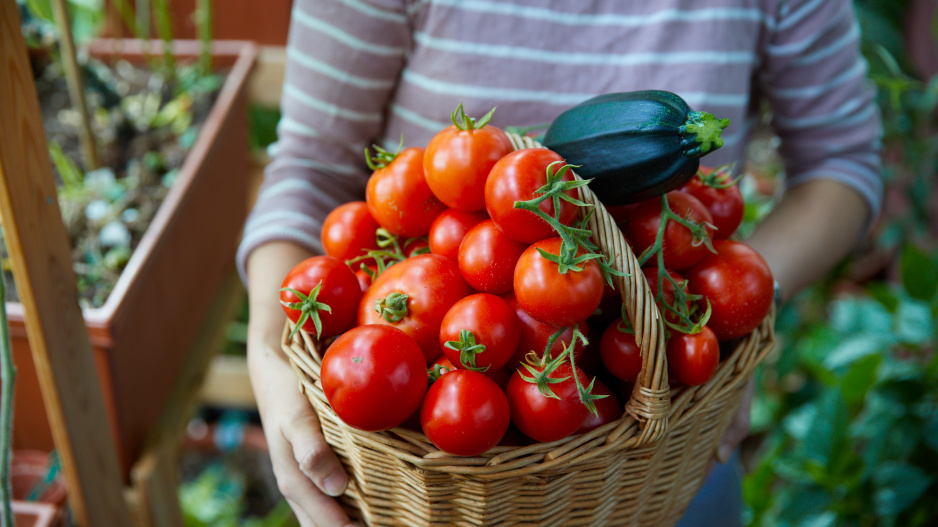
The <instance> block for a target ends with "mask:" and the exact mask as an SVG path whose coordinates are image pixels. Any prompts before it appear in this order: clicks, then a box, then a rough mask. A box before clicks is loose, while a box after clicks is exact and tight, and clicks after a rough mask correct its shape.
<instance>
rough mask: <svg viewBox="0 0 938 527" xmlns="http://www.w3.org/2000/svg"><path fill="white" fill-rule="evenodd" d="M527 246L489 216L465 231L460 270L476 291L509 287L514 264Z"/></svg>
mask: <svg viewBox="0 0 938 527" xmlns="http://www.w3.org/2000/svg"><path fill="white" fill-rule="evenodd" d="M525 248H526V246H525V245H524V244H523V243H519V242H516V241H514V240H512V239H511V238H509V237H507V236H505V235H504V234H502V231H500V230H498V227H496V226H495V223H493V222H492V220H485V221H483V222H481V223H479V224H478V225H476V226H475V227H473V228H472V229H470V230H469V232H468V233H466V237H465V238H463V241H462V244H460V246H459V271H460V272H462V275H463V278H465V279H466V281H467V282H469V285H471V286H472V288H473V289H475V290H476V291H481V292H483V293H492V294H495V295H498V294H502V293H507V292H508V291H511V285H512V279H513V276H514V272H515V264H516V263H517V262H518V258H519V257H520V256H521V253H523V252H524V250H525Z"/></svg>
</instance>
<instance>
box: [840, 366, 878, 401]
mask: <svg viewBox="0 0 938 527" xmlns="http://www.w3.org/2000/svg"><path fill="white" fill-rule="evenodd" d="M882 361H883V357H882V355H879V354H876V355H867V356H866V357H863V358H861V359H859V360H857V361H856V362H854V363H853V364H852V365H851V366H850V368H849V369H847V372H846V373H845V374H844V376H843V377H842V378H841V381H840V392H841V393H842V394H843V396H844V400H845V401H846V402H847V404H858V403H860V402H862V401H863V399H865V398H866V394H867V392H869V391H870V388H872V387H873V385H874V384H875V383H876V376H877V372H878V370H879V365H880V363H882Z"/></svg>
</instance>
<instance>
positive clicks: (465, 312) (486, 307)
mask: <svg viewBox="0 0 938 527" xmlns="http://www.w3.org/2000/svg"><path fill="white" fill-rule="evenodd" d="M463 331H469V332H470V333H469V334H467V335H466V336H468V337H470V339H471V341H470V342H465V341H463V334H462V332H463ZM519 338H521V324H520V323H519V322H518V316H517V315H515V310H514V309H512V307H511V306H510V305H508V302H506V301H505V299H503V298H501V297H498V296H495V295H491V294H488V293H477V294H474V295H469V296H467V297H465V298H463V299H462V300H460V301H458V302H456V303H455V304H453V307H451V308H449V311H447V312H446V316H445V317H443V323H442V325H441V326H440V347H441V348H443V354H444V355H446V356H447V357H448V358H449V360H450V361H451V362H452V363H453V364H455V365H456V367H458V368H465V369H470V366H471V362H474V363H475V367H476V368H484V369H485V371H486V372H487V371H489V370H493V371H494V370H497V369H499V368H501V367H502V366H504V365H505V364H507V363H508V360H509V359H511V357H512V355H514V353H515V349H517V347H518V339H519ZM447 343H449V345H448V344H447ZM461 344H465V345H466V347H467V351H465V352H462V353H465V354H466V355H468V356H467V357H466V360H462V359H463V357H462V356H461V355H462V353H461V351H460V349H453V347H456V348H460V347H461ZM451 346H453V347H451ZM469 346H483V349H482V351H477V352H473V351H469V350H468V347H469Z"/></svg>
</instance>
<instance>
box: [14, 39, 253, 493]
mask: <svg viewBox="0 0 938 527" xmlns="http://www.w3.org/2000/svg"><path fill="white" fill-rule="evenodd" d="M151 46H152V52H153V53H159V50H160V45H159V43H158V42H157V43H153V44H151ZM198 48H199V43H198V42H196V41H177V42H175V43H174V51H175V53H176V56H177V57H178V58H180V59H188V58H194V57H196V56H197V55H198ZM89 52H90V53H91V54H92V55H94V56H97V57H99V58H101V59H103V60H109V59H112V58H116V54H117V53H120V57H122V58H125V59H127V60H130V61H131V62H135V63H141V64H142V63H143V62H144V59H143V54H142V51H141V47H140V44H139V43H138V42H136V41H132V40H127V41H119V42H118V41H112V40H100V41H95V42H93V43H92V44H91V46H90V47H89ZM256 55H257V50H256V47H255V46H254V45H253V44H251V43H249V42H239V41H218V42H215V43H213V56H214V65H215V67H217V68H220V69H224V70H227V71H228V76H227V78H226V80H225V83H224V85H223V87H222V89H221V91H220V92H219V94H218V98H217V100H216V102H215V106H214V107H213V108H212V111H211V113H210V115H209V117H208V119H207V120H206V121H205V123H204V124H203V127H202V130H201V131H200V133H199V136H198V139H197V140H196V143H195V144H194V145H193V147H192V149H191V151H190V152H189V154H188V156H187V157H186V160H185V162H184V164H183V166H182V169H181V170H180V172H179V176H178V178H177V180H176V183H175V184H174V186H173V187H172V189H171V190H170V192H169V193H168V195H167V196H166V199H165V201H164V202H163V204H162V205H161V207H160V209H159V211H158V212H157V214H156V216H155V218H154V219H153V222H152V224H151V225H150V228H149V229H148V230H147V232H146V233H145V235H144V237H143V239H142V240H141V241H140V244H139V246H138V247H137V249H136V250H135V251H134V253H133V256H132V257H131V259H130V261H129V262H128V264H127V267H126V269H125V270H124V272H123V273H122V274H121V277H120V280H119V281H118V282H117V284H116V286H115V288H114V290H113V292H112V293H111V295H110V296H109V297H108V299H107V302H106V303H105V305H104V306H102V307H101V308H96V309H86V310H84V319H85V324H86V327H87V329H88V335H89V337H90V339H91V344H92V347H93V348H94V355H95V362H96V363H97V367H98V373H99V375H100V382H101V387H102V391H103V393H104V397H105V405H106V407H107V410H108V413H109V417H110V421H111V425H112V432H113V434H114V438H115V441H116V443H117V447H118V450H119V452H118V457H119V459H120V461H121V464H122V467H123V469H124V472H125V476H126V474H127V471H129V469H130V467H131V465H132V463H133V462H134V460H135V459H136V458H137V457H138V454H139V451H140V448H141V446H142V442H143V440H144V438H145V437H146V436H147V434H148V432H149V429H150V427H151V425H152V423H153V422H154V420H155V419H156V418H157V416H158V415H159V414H160V412H161V410H162V408H163V406H164V403H165V400H166V398H167V396H168V394H169V392H170V390H171V388H172V385H173V381H174V379H175V378H176V376H177V374H178V372H179V369H180V368H181V365H182V364H183V362H184V360H185V358H186V355H187V353H188V352H189V350H190V347H191V345H192V343H193V340H194V337H195V336H196V335H197V333H198V331H199V329H200V326H201V324H202V323H203V321H204V319H205V316H206V314H207V310H208V308H209V306H210V304H211V302H212V300H213V297H214V296H215V294H216V293H217V292H218V290H219V286H220V284H221V283H222V281H223V279H224V278H225V277H226V276H229V275H230V273H231V272H232V270H233V268H234V256H235V251H236V249H237V244H238V241H239V239H240V233H241V229H242V227H243V224H244V220H245V218H246V215H247V209H248V203H247V186H248V172H247V170H248V129H247V106H246V92H245V86H246V82H247V78H248V74H249V73H250V72H251V70H252V68H253V67H254V63H255V58H256ZM7 311H8V313H9V321H10V336H11V340H12V344H13V353H14V361H15V364H16V366H17V370H18V371H17V373H18V374H17V378H16V381H17V382H16V403H15V414H14V415H15V423H14V427H13V432H14V445H15V448H32V449H43V450H51V449H52V448H54V445H53V442H52V435H51V432H50V430H49V424H48V420H47V418H46V413H45V408H44V406H43V404H42V398H41V392H40V389H39V383H38V378H37V372H36V370H35V367H34V365H33V361H32V356H31V354H30V351H29V342H28V341H27V338H26V327H25V324H24V321H23V306H22V304H19V303H11V302H8V303H7Z"/></svg>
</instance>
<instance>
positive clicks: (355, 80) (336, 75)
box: [287, 46, 394, 90]
mask: <svg viewBox="0 0 938 527" xmlns="http://www.w3.org/2000/svg"><path fill="white" fill-rule="evenodd" d="M287 57H288V58H290V59H292V60H293V61H294V62H296V63H297V64H299V65H300V66H303V67H305V68H307V69H309V70H312V71H315V72H316V73H321V74H322V75H325V76H326V77H329V78H330V79H334V80H336V81H338V82H341V83H343V84H348V85H349V86H355V87H356V88H363V89H366V90H374V89H389V88H391V87H392V86H394V81H393V80H391V79H369V78H367V77H360V76H358V75H352V74H351V73H348V72H347V71H343V70H340V69H338V68H336V67H334V66H332V65H330V64H326V63H325V62H322V61H320V60H316V59H315V58H313V57H311V56H310V55H307V54H306V53H303V52H302V51H300V50H299V49H297V48H296V47H293V46H290V47H288V48H287Z"/></svg>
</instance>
